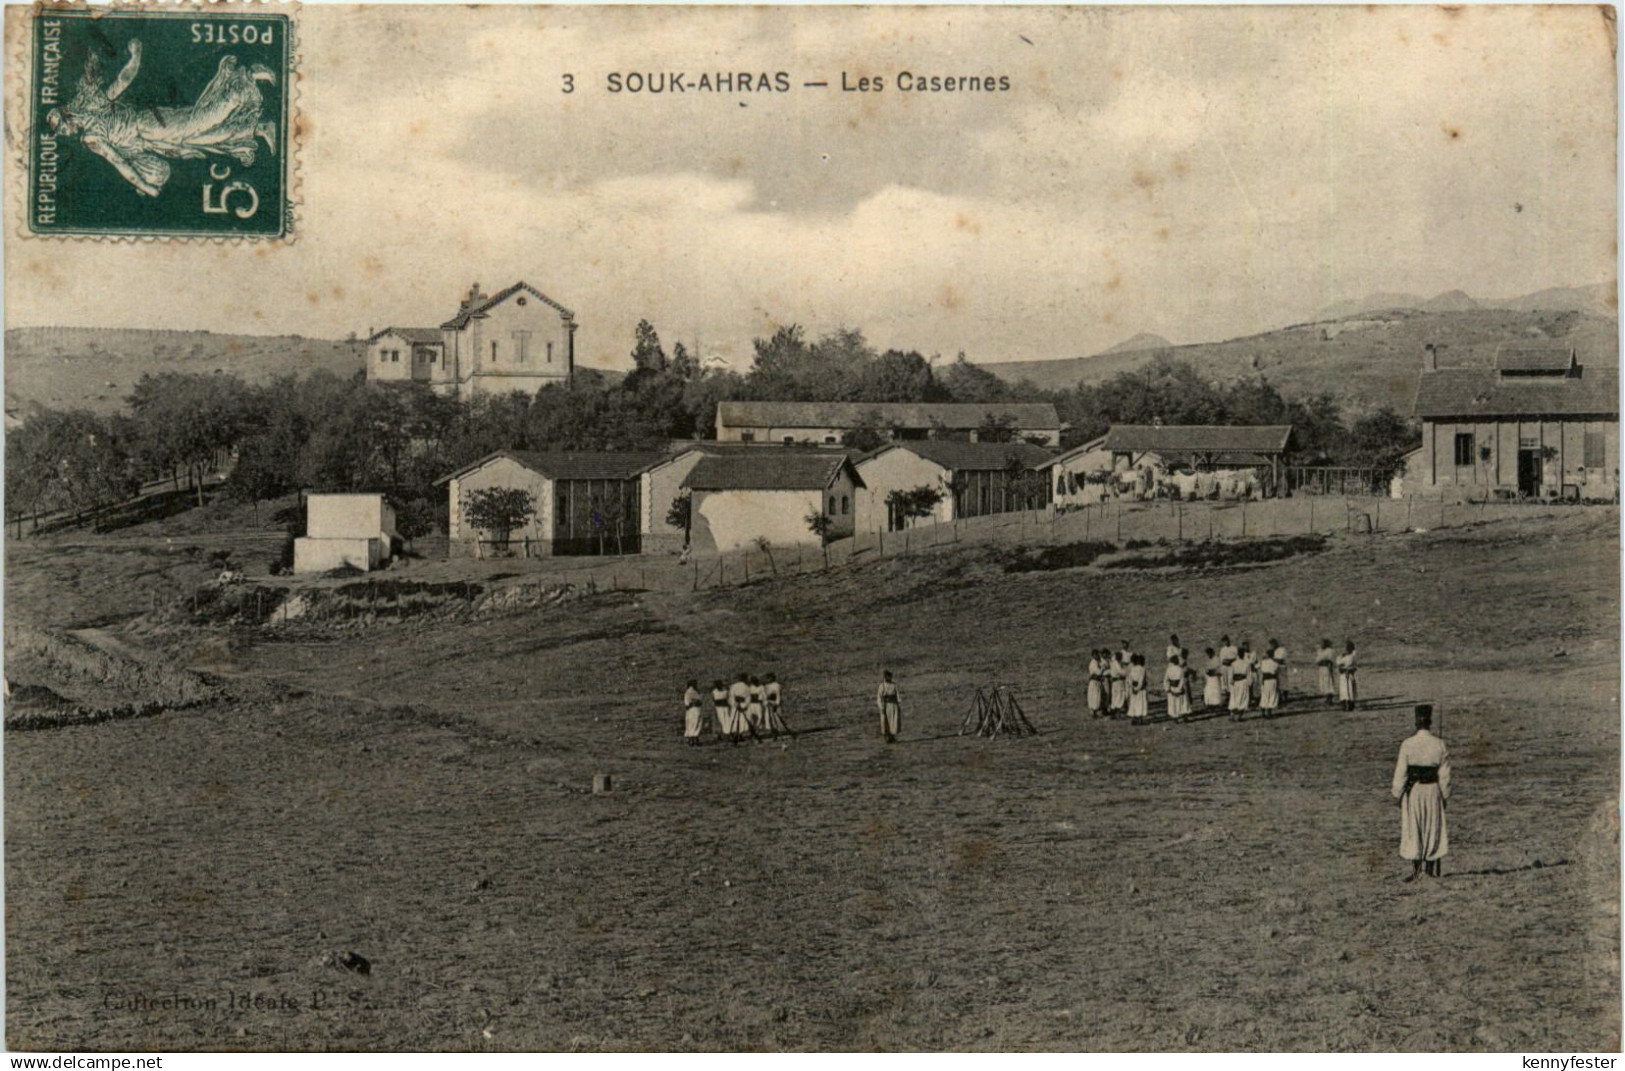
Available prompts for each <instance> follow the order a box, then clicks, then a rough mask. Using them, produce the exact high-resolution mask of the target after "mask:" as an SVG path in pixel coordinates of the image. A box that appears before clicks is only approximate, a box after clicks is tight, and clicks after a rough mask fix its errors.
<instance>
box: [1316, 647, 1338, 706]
mask: <svg viewBox="0 0 1625 1071" xmlns="http://www.w3.org/2000/svg"><path fill="white" fill-rule="evenodd" d="M1336 664H1337V652H1336V651H1333V650H1332V641H1331V640H1321V641H1320V650H1318V651H1316V652H1315V676H1316V677H1317V678H1318V679H1317V681H1316V683H1317V684H1319V685H1320V697H1321V698H1322V699H1324V700H1326V705H1327V706H1331V705H1332V704H1333V703H1335V702H1337V673H1336Z"/></svg>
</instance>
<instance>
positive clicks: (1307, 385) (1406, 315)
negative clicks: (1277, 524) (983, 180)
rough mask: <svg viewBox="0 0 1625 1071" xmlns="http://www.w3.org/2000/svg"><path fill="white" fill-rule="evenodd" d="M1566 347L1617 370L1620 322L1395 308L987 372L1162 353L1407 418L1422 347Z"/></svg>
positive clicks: (1044, 371) (1089, 375) (1082, 373)
mask: <svg viewBox="0 0 1625 1071" xmlns="http://www.w3.org/2000/svg"><path fill="white" fill-rule="evenodd" d="M1532 340H1533V341H1547V340H1550V341H1561V342H1566V343H1568V344H1571V345H1574V346H1576V347H1578V348H1579V350H1580V356H1581V360H1582V361H1584V362H1587V363H1590V364H1593V365H1610V366H1614V365H1617V364H1618V363H1619V322H1618V320H1617V319H1615V318H1613V317H1606V316H1598V315H1595V314H1592V313H1586V312H1577V311H1569V312H1549V311H1540V312H1520V311H1512V310H1504V309H1484V308H1479V309H1471V310H1467V311H1461V312H1418V311H1415V310H1410V309H1404V310H1400V309H1396V310H1390V311H1388V312H1383V313H1371V314H1361V315H1356V316H1348V317H1343V318H1341V319H1336V320H1324V321H1317V322H1315V323H1309V324H1297V325H1294V326H1292V327H1285V328H1281V329H1280V330H1278V331H1270V332H1266V333H1265V334H1261V335H1251V336H1248V337H1246V338H1237V339H1231V340H1229V341H1227V342H1203V343H1197V344H1194V345H1189V346H1169V347H1166V348H1162V349H1155V350H1142V351H1136V352H1132V353H1122V354H1109V355H1102V356H1099V357H1081V358H1074V359H1071V360H1060V361H1012V362H1008V363H1003V364H988V365H985V366H984V367H986V368H987V369H988V371H990V372H993V373H994V374H996V375H998V376H999V377H1000V378H1002V379H1005V380H1008V381H1011V382H1015V381H1018V380H1022V379H1027V380H1031V381H1032V382H1033V383H1035V384H1037V385H1038V386H1040V387H1044V388H1048V389H1051V390H1054V389H1060V388H1066V387H1072V386H1075V385H1076V384H1078V383H1079V382H1084V383H1099V382H1101V381H1102V380H1105V379H1109V378H1110V377H1112V376H1114V375H1116V374H1117V373H1119V372H1123V371H1129V370H1132V369H1135V368H1139V367H1140V366H1142V365H1144V364H1145V363H1146V362H1147V361H1150V360H1152V359H1153V358H1155V357H1157V356H1159V355H1164V354H1166V355H1168V356H1171V357H1174V358H1176V359H1178V360H1183V361H1189V362H1190V363H1191V364H1193V365H1195V366H1196V367H1198V368H1201V369H1203V370H1204V371H1206V372H1207V373H1208V374H1209V375H1211V376H1213V377H1215V378H1217V379H1235V378H1238V377H1242V376H1247V375H1253V374H1262V375H1264V376H1265V377H1266V378H1267V379H1268V380H1269V381H1270V382H1271V383H1273V384H1274V385H1275V386H1277V387H1278V388H1280V390H1281V391H1282V392H1283V393H1284V394H1286V395H1287V396H1288V397H1303V396H1305V395H1310V394H1315V393H1318V392H1320V391H1328V392H1330V393H1331V394H1332V395H1333V396H1334V397H1335V398H1337V399H1338V400H1339V401H1341V402H1343V403H1345V404H1347V405H1348V406H1349V407H1350V408H1351V409H1354V410H1356V411H1358V410H1364V409H1370V408H1375V407H1377V406H1382V405H1391V406H1394V407H1395V408H1396V409H1400V410H1402V411H1403V410H1404V409H1406V408H1408V407H1409V406H1410V403H1411V398H1412V395H1413V394H1414V393H1415V390H1416V374H1417V371H1418V370H1419V369H1420V367H1421V363H1422V347H1423V346H1425V345H1427V344H1428V343H1433V344H1435V345H1437V346H1439V347H1440V354H1439V359H1440V362H1441V363H1443V364H1481V363H1482V364H1487V363H1489V362H1490V361H1491V360H1493V358H1494V355H1495V350H1496V348H1497V347H1498V346H1500V344H1501V343H1503V342H1513V341H1532Z"/></svg>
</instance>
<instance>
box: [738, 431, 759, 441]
mask: <svg viewBox="0 0 1625 1071" xmlns="http://www.w3.org/2000/svg"><path fill="white" fill-rule="evenodd" d="M739 441H740V442H742V443H753V442H755V441H756V433H755V432H754V431H742V432H740V433H739Z"/></svg>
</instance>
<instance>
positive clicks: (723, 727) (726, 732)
mask: <svg viewBox="0 0 1625 1071" xmlns="http://www.w3.org/2000/svg"><path fill="white" fill-rule="evenodd" d="M711 713H712V714H714V715H715V716H716V719H717V739H718V740H721V739H722V738H723V737H725V736H730V737H731V736H733V731H734V730H733V724H734V719H733V711H732V709H730V707H729V704H728V689H727V688H725V687H723V684H722V682H721V681H712V682H711Z"/></svg>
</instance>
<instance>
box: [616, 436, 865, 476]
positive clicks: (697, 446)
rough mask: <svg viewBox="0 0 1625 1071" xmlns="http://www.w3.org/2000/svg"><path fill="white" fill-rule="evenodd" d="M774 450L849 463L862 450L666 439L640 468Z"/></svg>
mask: <svg viewBox="0 0 1625 1071" xmlns="http://www.w3.org/2000/svg"><path fill="white" fill-rule="evenodd" d="M773 451H778V452H781V453H791V454H812V455H814V456H818V457H844V458H846V459H847V460H848V461H851V462H852V463H853V464H857V462H858V461H859V460H860V459H861V458H862V457H863V456H864V452H863V451H862V450H859V449H857V448H856V447H851V446H832V445H830V444H828V443H777V442H770V443H734V442H727V443H719V442H716V441H714V440H711V439H693V440H687V441H674V442H671V443H668V444H667V446H666V450H665V452H664V453H663V454H661V456H660V457H658V458H656V459H655V460H654V461H652V462H650V463H649V465H648V466H647V467H646V468H645V470H644V471H648V470H649V469H655V468H659V467H660V466H661V465H664V464H666V463H667V462H671V461H676V460H677V459H678V458H681V457H687V456H688V455H689V454H692V453H696V452H698V453H700V454H703V455H704V456H706V457H728V456H731V455H737V454H762V453H771V452H773Z"/></svg>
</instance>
